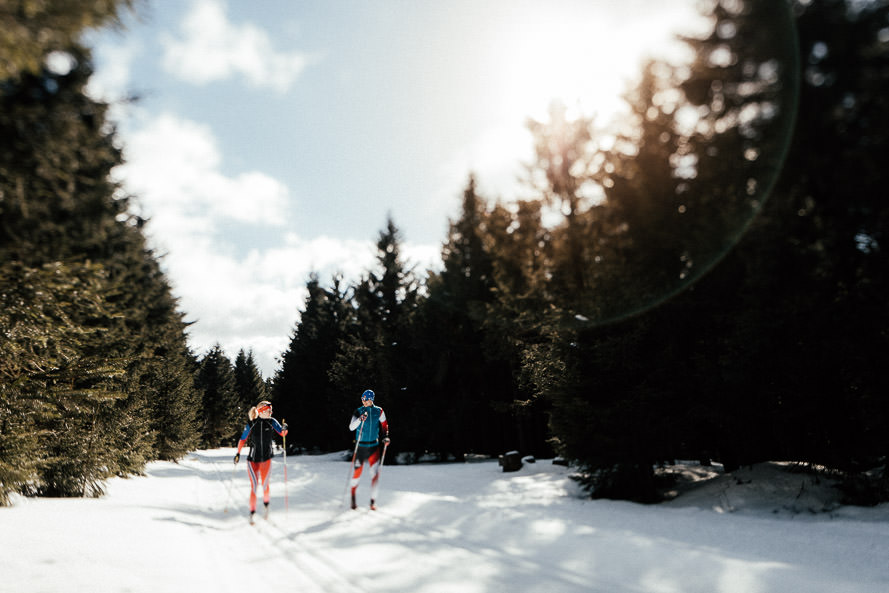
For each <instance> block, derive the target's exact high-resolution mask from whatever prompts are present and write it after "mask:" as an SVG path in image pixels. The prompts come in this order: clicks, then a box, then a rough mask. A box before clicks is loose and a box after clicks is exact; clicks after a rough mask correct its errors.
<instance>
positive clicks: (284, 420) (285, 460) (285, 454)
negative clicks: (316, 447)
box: [281, 418, 290, 513]
mask: <svg viewBox="0 0 889 593" xmlns="http://www.w3.org/2000/svg"><path fill="white" fill-rule="evenodd" d="M282 422H283V423H284V426H287V419H286V418H282ZM281 438H283V439H284V512H285V513H287V511H289V510H290V502H289V501H288V500H287V432H286V431H285V432H284V436H282V437H281Z"/></svg>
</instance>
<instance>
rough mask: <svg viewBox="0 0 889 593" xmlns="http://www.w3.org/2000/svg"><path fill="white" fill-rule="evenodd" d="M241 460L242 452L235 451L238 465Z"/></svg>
mask: <svg viewBox="0 0 889 593" xmlns="http://www.w3.org/2000/svg"><path fill="white" fill-rule="evenodd" d="M240 460H241V454H240V453H235V465H237V464H238V462H239V461H240Z"/></svg>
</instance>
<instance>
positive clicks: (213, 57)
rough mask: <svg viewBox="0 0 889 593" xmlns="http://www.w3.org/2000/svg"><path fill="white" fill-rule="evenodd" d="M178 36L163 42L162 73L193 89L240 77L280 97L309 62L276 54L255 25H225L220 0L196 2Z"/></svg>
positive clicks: (293, 55)
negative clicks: (196, 85)
mask: <svg viewBox="0 0 889 593" xmlns="http://www.w3.org/2000/svg"><path fill="white" fill-rule="evenodd" d="M181 35H182V36H181V37H180V38H178V39H177V38H172V37H170V36H165V37H164V39H163V45H164V58H163V64H164V68H165V69H166V70H167V71H168V72H170V73H172V74H174V75H176V76H178V77H179V78H181V79H183V80H185V81H187V82H192V83H195V84H206V83H209V82H214V81H218V80H225V79H228V78H230V77H232V76H235V75H241V76H244V77H245V78H246V79H247V81H248V82H249V83H250V84H251V85H253V86H256V87H268V88H273V89H275V90H278V91H281V92H283V91H286V90H287V89H288V88H290V86H291V85H292V84H293V83H294V81H295V80H296V79H297V78H298V77H299V75H300V74H301V73H302V71H303V70H304V69H305V67H306V66H307V64H308V62H309V58H308V56H307V55H306V54H304V53H301V52H289V53H288V52H278V51H276V50H275V49H274V48H273V47H272V42H271V40H270V38H269V35H268V34H267V33H266V32H265V31H264V30H262V29H261V28H259V27H257V26H256V25H253V24H250V23H245V24H234V23H231V22H229V20H228V17H227V15H226V14H225V6H224V3H223V2H222V1H221V0H196V1H195V2H194V3H193V5H192V9H191V11H190V12H189V13H188V14H187V15H186V17H185V20H184V21H183V22H182V26H181Z"/></svg>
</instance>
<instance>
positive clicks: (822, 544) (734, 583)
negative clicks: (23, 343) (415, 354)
mask: <svg viewBox="0 0 889 593" xmlns="http://www.w3.org/2000/svg"><path fill="white" fill-rule="evenodd" d="M233 455H234V450H233V449H219V450H213V451H199V452H195V453H192V454H190V455H188V456H187V457H186V458H185V459H183V460H181V461H180V462H179V463H170V462H155V463H152V464H150V465H149V466H148V468H147V475H146V476H144V477H137V478H130V479H115V480H112V481H110V482H109V483H108V494H107V496H105V497H103V498H100V499H22V498H18V499H16V501H15V506H13V507H11V508H0V550H2V554H0V575H2V576H0V591H2V592H3V593H6V592H9V593H14V592H21V591H28V592H29V593H39V592H47V593H56V592H59V593H61V592H63V591H64V592H71V591H90V592H96V593H104V592H109V593H110V592H114V593H124V592H133V593H164V592H170V593H176V592H181V591H213V592H214V593H226V592H231V593H240V591H243V590H244V589H245V587H248V588H254V587H256V586H260V587H267V588H269V589H270V590H277V589H279V588H282V590H287V591H300V592H301V593H315V592H318V593H322V592H323V593H346V592H350V593H354V592H355V591H362V592H367V593H375V592H379V593H401V592H404V593H453V592H458V591H459V592H460V593H482V592H504V593H506V592H509V593H521V592H525V591H528V592H534V593H541V592H544V591H545V592H584V593H587V592H602V593H624V592H634V593H639V592H644V593H662V592H663V593H680V592H681V593H695V592H698V593H794V592H800V593H885V592H886V591H889V563H887V561H886V558H889V518H887V509H886V508H885V507H883V508H879V509H854V508H850V509H839V510H838V511H836V512H834V513H832V514H830V515H828V514H813V515H806V514H804V515H799V514H796V515H792V514H786V513H785V514H782V513H777V514H776V513H775V512H773V511H770V510H762V509H759V510H757V511H755V512H746V513H745V512H737V513H720V512H716V511H714V510H713V508H712V506H708V505H707V504H706V503H703V504H702V503H701V500H703V498H702V497H701V496H700V493H699V495H698V496H697V498H696V499H695V500H696V502H695V504H694V505H693V506H682V505H677V504H673V505H656V506H642V505H637V504H632V503H626V502H616V501H591V500H585V499H583V498H582V497H580V496H578V493H577V491H576V489H575V487H574V485H573V482H572V481H571V480H570V478H569V477H568V474H569V472H568V470H566V469H565V468H563V467H560V466H556V465H553V464H552V462H551V461H540V462H538V463H536V464H526V465H525V467H524V468H523V469H522V470H521V471H519V472H516V473H501V472H500V468H499V467H498V465H497V462H496V461H486V462H481V463H467V464H421V465H412V466H386V467H385V468H384V469H383V474H382V482H381V492H380V497H379V500H378V503H379V506H380V508H379V510H377V511H370V510H369V509H368V508H367V503H368V497H369V484H368V482H369V480H368V476H367V475H365V477H364V480H363V481H362V483H361V486H360V487H359V489H358V500H359V504H360V505H361V506H360V507H359V509H358V510H356V511H353V510H350V509H348V508H347V507H346V505H345V504H344V500H343V498H344V496H343V495H344V493H345V489H346V480H347V477H348V472H349V465H348V463H344V462H343V461H342V460H341V459H342V455H323V456H297V457H293V456H291V457H288V459H287V466H288V467H287V474H288V484H287V495H288V496H287V503H288V504H287V505H286V508H285V488H284V471H283V467H284V466H283V463H282V461H283V459H282V458H281V457H280V456H278V457H276V458H275V460H274V461H273V469H272V478H271V479H272V502H271V509H272V510H271V514H270V518H269V520H268V521H265V520H263V519H262V518H261V517H258V518H257V520H256V524H255V525H252V526H251V525H250V524H249V522H248V518H247V517H248V515H247V497H248V494H249V486H248V481H247V476H246V464H245V462H244V461H242V462H241V463H240V464H239V465H238V466H237V467H236V468H233V465H232V456H233ZM245 457H246V456H245ZM722 495H723V496H724V495H725V493H724V492H723V494H722ZM260 509H261V503H260ZM260 514H261V511H260V512H259V513H257V515H260Z"/></svg>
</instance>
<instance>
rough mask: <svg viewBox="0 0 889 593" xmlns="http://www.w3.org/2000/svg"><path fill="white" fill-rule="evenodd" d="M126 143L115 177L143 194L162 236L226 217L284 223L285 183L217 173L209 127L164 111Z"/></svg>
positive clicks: (254, 174) (213, 226)
mask: <svg viewBox="0 0 889 593" xmlns="http://www.w3.org/2000/svg"><path fill="white" fill-rule="evenodd" d="M125 142H126V144H125V156H126V160H127V164H125V165H124V166H122V167H121V168H120V171H119V175H120V176H121V177H123V178H125V179H126V184H127V188H128V189H130V190H131V191H133V192H134V193H135V194H136V195H138V196H141V197H142V198H143V203H145V205H146V206H147V207H148V209H149V211H150V213H151V214H152V220H153V223H152V227H154V229H155V230H156V231H157V232H160V233H162V234H163V235H164V236H167V237H168V238H175V236H176V233H178V232H189V233H194V232H195V231H198V232H202V233H205V234H206V233H211V232H213V231H215V230H218V227H219V224H220V223H221V222H224V221H234V222H237V223H248V224H255V225H265V226H272V227H278V226H282V225H284V224H285V223H286V220H287V212H288V199H289V196H288V190H287V187H286V186H285V185H284V184H283V183H281V182H280V181H278V180H276V179H273V178H272V177H269V176H268V175H266V174H264V173H261V172H258V171H250V172H246V173H242V174H239V175H237V176H235V177H229V176H226V175H224V174H223V173H221V172H220V167H221V164H222V156H221V154H220V151H219V148H218V147H217V141H216V139H215V137H214V136H213V134H212V132H211V130H210V129H209V127H207V126H204V125H201V124H198V123H196V122H193V121H189V120H185V119H182V118H178V117H176V116H174V115H170V114H162V115H160V116H158V117H156V118H154V119H151V120H150V121H148V122H147V123H146V124H145V125H144V126H142V127H141V128H139V129H138V130H136V131H134V132H132V133H129V134H127V136H126V138H125Z"/></svg>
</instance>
